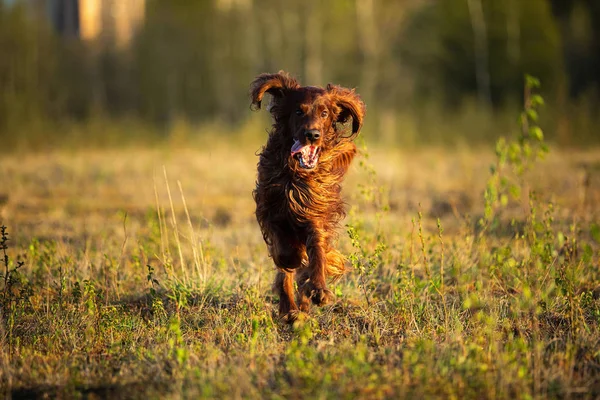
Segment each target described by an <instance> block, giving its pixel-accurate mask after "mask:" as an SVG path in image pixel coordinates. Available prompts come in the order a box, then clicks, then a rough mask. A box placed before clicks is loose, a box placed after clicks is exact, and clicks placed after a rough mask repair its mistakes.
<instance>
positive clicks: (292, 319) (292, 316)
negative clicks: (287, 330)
mask: <svg viewBox="0 0 600 400" xmlns="http://www.w3.org/2000/svg"><path fill="white" fill-rule="evenodd" d="M306 318H307V314H306V313H304V312H302V311H300V310H291V311H289V312H287V313H285V314H283V315H282V316H281V321H283V322H285V323H286V324H290V325H292V324H294V323H296V322H302V321H304V320H305V319H306Z"/></svg>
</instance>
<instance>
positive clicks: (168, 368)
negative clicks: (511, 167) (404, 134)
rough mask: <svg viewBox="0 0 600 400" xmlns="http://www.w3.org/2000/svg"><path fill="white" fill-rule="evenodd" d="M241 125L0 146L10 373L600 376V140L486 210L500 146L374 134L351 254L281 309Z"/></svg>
mask: <svg viewBox="0 0 600 400" xmlns="http://www.w3.org/2000/svg"><path fill="white" fill-rule="evenodd" d="M234 143H235V142H234V141H231V142H229V144H227V143H226V142H225V141H218V140H217V141H216V142H215V143H212V144H211V145H210V146H208V145H205V146H202V147H201V146H192V147H191V148H182V147H177V146H171V147H168V148H151V147H143V146H142V147H140V148H136V147H130V148H127V149H121V150H110V149H107V150H82V151H66V150H63V151H52V152H46V153H20V154H6V153H2V154H0V225H4V226H6V232H7V235H8V241H7V242H6V246H5V247H7V249H6V250H5V253H6V255H7V258H2V259H0V271H1V272H2V277H3V279H2V280H1V281H0V289H1V290H0V301H1V302H0V307H1V313H2V320H1V325H0V393H1V395H3V396H6V397H8V398H11V397H12V398H36V397H37V398H44V396H46V397H47V398H54V397H59V398H70V397H88V398H181V397H183V398H199V397H203V398H222V397H227V398H355V397H362V398H423V397H426V398H430V397H443V398H490V399H503V398H511V399H512V398H524V399H527V398H589V399H592V398H599V397H600V330H599V324H600V267H599V260H600V245H599V243H600V226H599V223H600V218H599V216H600V168H598V163H599V162H600V152H598V151H585V152H584V151H577V152H575V151H561V150H559V149H554V148H553V149H551V151H550V154H549V155H548V157H547V159H546V160H545V161H543V162H539V163H538V164H536V165H535V166H534V168H532V170H531V171H530V172H529V173H528V174H526V175H525V178H524V179H523V181H522V182H521V188H522V189H524V190H527V192H529V191H530V192H531V193H532V194H534V195H533V196H532V200H531V201H522V200H521V201H508V203H507V204H506V205H505V206H502V205H497V206H496V208H495V213H494V215H495V216H496V217H497V218H495V219H494V220H493V221H491V220H490V221H491V222H489V223H484V224H480V223H479V221H480V220H481V219H482V218H483V217H482V216H484V213H485V202H484V190H485V188H486V182H488V179H489V178H490V171H489V166H490V164H492V163H494V162H495V156H494V152H493V149H492V148H491V147H490V148H489V149H488V148H481V149H427V150H425V149H422V150H411V151H401V150H393V149H389V148H388V149H384V148H376V147H375V148H370V149H369V151H368V155H369V158H368V159H366V158H365V157H364V152H363V157H361V158H360V159H359V160H357V162H355V164H354V165H353V167H352V169H351V171H350V173H349V176H348V178H347V180H346V183H345V187H344V191H345V192H344V193H345V197H346V199H347V203H348V204H349V213H348V217H347V218H346V220H345V222H344V223H345V224H348V225H349V227H350V228H348V227H342V228H341V229H340V238H339V247H340V249H341V250H342V252H343V253H344V254H346V255H347V256H348V257H349V259H350V261H349V264H348V265H349V266H350V265H351V264H352V266H353V268H352V269H351V270H350V271H349V272H348V273H347V274H346V276H345V277H344V278H343V279H342V280H341V281H339V282H338V283H336V284H335V285H334V286H333V290H334V292H335V293H336V295H337V299H336V301H335V303H334V304H332V305H329V306H325V307H323V308H319V309H317V308H313V310H312V311H311V314H310V316H308V317H307V318H305V319H303V320H302V321H299V322H297V323H296V324H295V325H294V326H287V325H285V324H283V323H281V322H280V321H279V320H278V318H277V315H276V312H277V298H276V297H275V296H274V295H273V294H272V293H271V283H272V280H273V277H274V275H275V271H274V266H273V264H272V262H271V260H270V259H269V257H268V254H267V251H266V247H265V245H264V243H263V241H262V237H261V234H260V231H259V229H258V226H257V224H256V221H255V219H254V215H253V210H254V204H253V200H252V196H251V191H252V189H253V186H254V180H255V173H256V162H257V157H256V156H255V154H254V153H255V152H256V151H257V150H258V149H259V144H258V143H255V144H247V143H245V144H244V145H238V146H236V145H234ZM0 152H1V151H0ZM361 162H362V165H361ZM521 197H522V196H521ZM484 219H485V218H484ZM347 230H350V232H351V235H349V234H348V233H347ZM0 255H3V253H2V251H1V250H0ZM15 268H16V270H15Z"/></svg>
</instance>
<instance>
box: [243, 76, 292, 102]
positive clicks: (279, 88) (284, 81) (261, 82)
mask: <svg viewBox="0 0 600 400" xmlns="http://www.w3.org/2000/svg"><path fill="white" fill-rule="evenodd" d="M299 87H300V84H299V83H298V81H296V80H295V79H294V78H292V77H291V76H290V75H289V74H287V73H286V72H283V71H279V72H278V73H276V74H260V75H259V76H257V77H256V79H254V81H253V82H252V83H251V84H250V97H251V98H252V107H253V108H254V109H255V110H258V109H259V108H260V104H261V102H262V98H263V96H264V94H265V93H269V94H270V95H272V96H273V97H282V96H283V95H284V93H285V91H286V90H290V89H297V88H299Z"/></svg>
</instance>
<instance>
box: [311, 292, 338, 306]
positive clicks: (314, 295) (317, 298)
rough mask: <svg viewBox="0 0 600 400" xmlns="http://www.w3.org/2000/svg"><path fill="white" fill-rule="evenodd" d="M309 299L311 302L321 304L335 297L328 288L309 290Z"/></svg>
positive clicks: (327, 302)
mask: <svg viewBox="0 0 600 400" xmlns="http://www.w3.org/2000/svg"><path fill="white" fill-rule="evenodd" d="M310 299H311V300H312V302H313V304H316V305H317V306H323V305H325V304H329V303H331V302H332V301H333V299H335V295H334V294H333V292H332V291H331V290H329V289H315V290H313V291H312V292H311V295H310Z"/></svg>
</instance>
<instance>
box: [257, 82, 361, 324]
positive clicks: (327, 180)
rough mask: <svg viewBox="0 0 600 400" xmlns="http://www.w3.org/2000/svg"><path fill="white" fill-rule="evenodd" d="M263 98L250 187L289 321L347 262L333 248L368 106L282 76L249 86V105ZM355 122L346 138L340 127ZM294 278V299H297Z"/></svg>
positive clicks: (345, 92) (319, 296)
mask: <svg viewBox="0 0 600 400" xmlns="http://www.w3.org/2000/svg"><path fill="white" fill-rule="evenodd" d="M265 93H269V94H270V95H271V96H272V98H271V103H270V104H269V107H268V110H269V111H270V113H271V115H272V116H273V120H274V123H273V127H272V130H271V132H270V133H269V138H268V140H267V144H266V145H265V146H264V147H263V149H262V152H261V153H260V160H259V162H258V179H257V182H256V189H255V190H254V193H253V194H254V200H255V201H256V219H257V221H258V224H259V225H260V228H261V231H262V234H263V237H264V239H265V242H266V244H267V247H268V249H269V253H270V255H271V257H272V258H273V261H274V263H275V265H276V266H277V267H278V268H279V272H278V273H277V277H276V279H275V290H276V292H277V293H278V294H279V299H280V300H279V312H280V315H281V317H282V318H284V320H286V321H288V322H292V321H294V320H295V319H296V318H297V316H298V313H299V311H305V312H306V311H308V309H309V307H310V303H311V301H312V303H314V304H317V305H322V304H325V303H327V302H329V301H330V300H332V298H333V293H332V292H331V291H330V290H329V289H327V286H326V279H327V278H336V277H339V276H340V275H341V274H343V272H344V257H343V256H342V255H341V254H340V253H339V252H338V251H337V250H335V249H334V248H333V245H334V240H335V237H336V229H337V227H338V224H339V222H340V220H341V219H342V218H343V217H344V216H345V211H344V203H343V201H342V199H341V193H340V192H341V186H340V183H341V182H342V179H343V177H344V175H345V173H346V171H347V170H348V167H349V165H350V163H351V162H352V159H353V158H354V156H355V154H356V146H355V145H354V143H353V142H352V140H353V139H354V137H355V136H356V135H357V134H358V132H359V131H360V128H361V126H362V122H363V118H364V115H365V105H364V103H363V102H362V101H361V100H360V97H359V96H358V95H357V94H356V93H355V91H354V90H349V89H346V88H342V87H340V86H335V85H331V84H329V85H327V87H326V88H321V87H314V86H304V87H303V86H301V85H300V84H299V83H298V82H297V81H296V80H295V79H294V78H292V77H290V76H289V75H288V74H286V73H285V72H282V71H280V72H279V73H277V74H262V75H259V76H258V77H257V78H256V79H255V80H254V82H252V84H251V88H250V95H251V98H252V105H253V106H254V107H255V108H256V109H259V108H260V107H261V103H262V100H263V96H264V94H265ZM350 119H352V127H351V132H350V134H349V135H346V133H347V130H346V129H344V126H345V125H344V124H345V123H346V122H348V121H349V120H350ZM294 279H296V281H297V286H298V296H297V300H296V299H295V296H294V292H295V290H294Z"/></svg>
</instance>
